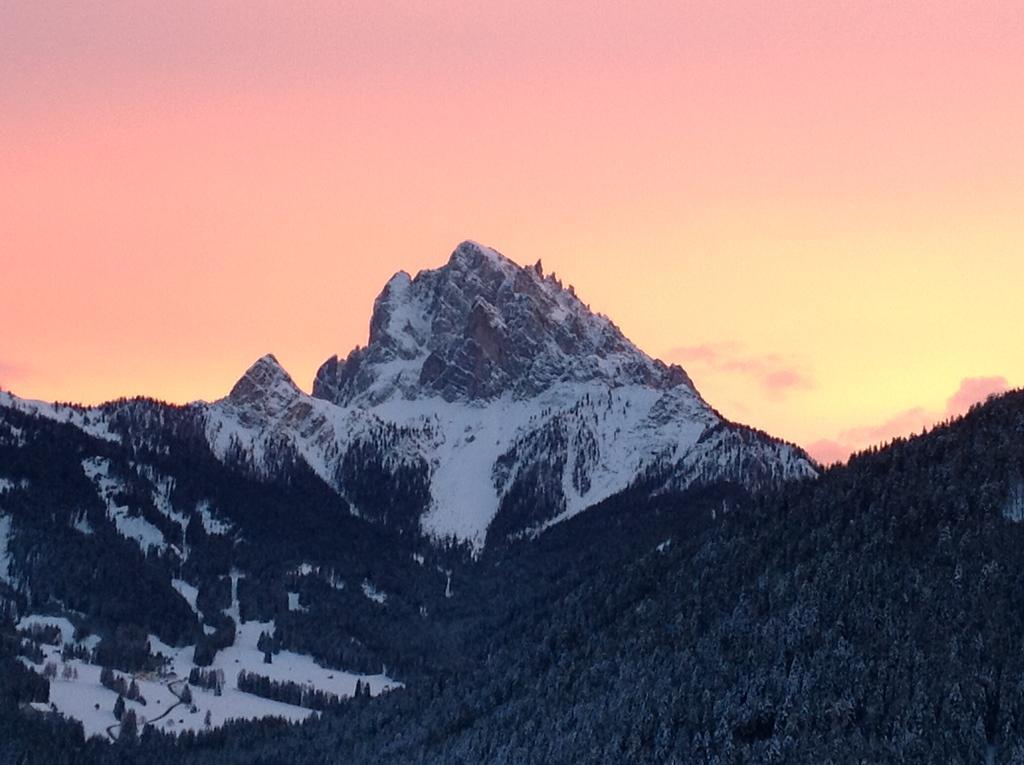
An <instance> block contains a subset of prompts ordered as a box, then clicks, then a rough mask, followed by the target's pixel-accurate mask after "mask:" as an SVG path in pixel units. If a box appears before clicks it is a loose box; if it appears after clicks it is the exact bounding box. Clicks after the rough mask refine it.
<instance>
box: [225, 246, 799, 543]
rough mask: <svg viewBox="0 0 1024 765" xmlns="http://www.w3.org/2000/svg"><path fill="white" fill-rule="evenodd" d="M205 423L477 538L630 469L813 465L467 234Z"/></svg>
mask: <svg viewBox="0 0 1024 765" xmlns="http://www.w3.org/2000/svg"><path fill="white" fill-rule="evenodd" d="M205 421H206V434H207V437H208V439H209V442H210V444H211V446H212V447H213V449H214V451H215V453H216V454H217V455H218V456H220V457H221V458H222V459H243V460H246V461H248V462H249V463H250V464H251V465H252V467H253V469H254V470H256V471H257V472H260V471H263V472H272V471H274V470H277V469H280V466H281V465H282V464H287V463H288V462H289V460H293V459H295V458H296V457H301V458H302V459H303V460H304V461H305V462H307V463H308V464H309V466H310V467H311V468H312V469H313V470H314V471H315V472H316V473H317V474H318V475H320V477H321V478H323V479H324V480H325V481H326V482H327V483H328V484H330V485H331V486H332V487H333V488H334V489H335V490H337V491H338V492H339V493H340V494H342V495H343V496H344V497H345V498H346V499H347V500H348V502H349V503H350V505H351V506H352V507H353V508H354V512H358V513H360V514H361V515H364V516H365V517H369V518H371V519H374V520H378V521H380V522H383V523H387V524H390V525H395V526H399V527H402V528H407V529H409V530H415V529H420V530H422V531H424V532H426V533H428V534H429V535H431V536H434V537H438V538H448V537H455V538H458V539H460V540H465V541H469V542H471V543H472V544H473V545H474V546H477V547H479V546H481V545H483V544H484V543H485V541H486V540H489V539H504V538H509V537H518V536H523V535H528V534H532V533H536V532H538V531H540V530H542V529H543V528H545V527H546V526H548V525H550V524H552V523H556V522H558V521H560V520H563V519H565V518H568V517H570V516H572V515H574V514H576V513H578V512H580V511H582V510H584V509H585V508H587V507H590V506H592V505H594V504H595V503H597V502H600V501H601V500H604V499H606V498H608V497H610V496H612V495H613V494H616V493H618V492H621V491H623V490H626V489H628V488H630V487H631V486H634V485H636V484H637V483H643V485H644V486H646V487H648V488H649V490H651V491H659V490H662V489H667V488H671V489H676V490H680V489H686V488H690V487H694V486H703V485H710V484H714V483H718V482H723V481H725V482H730V483H734V484H739V485H741V486H743V487H745V488H747V489H751V490H753V489H758V488H762V487H764V486H767V485H772V484H776V483H779V482H781V481H785V480H791V479H800V478H806V477H810V476H813V475H814V474H815V468H814V466H813V464H812V463H811V461H810V460H809V459H808V458H807V456H806V455H805V454H804V453H803V452H802V451H800V450H799V449H797V448H796V447H794V446H791V445H789V444H785V443H782V442H780V441H778V440H775V439H772V438H770V437H768V436H766V435H764V434H762V433H759V432H757V431H753V430H751V429H748V428H744V427H742V426H738V425H735V424H733V423H730V422H728V421H726V420H724V419H723V418H722V417H721V415H719V414H718V413H717V412H716V411H715V410H714V409H712V408H711V407H710V406H709V405H708V404H707V403H706V402H705V401H704V400H703V398H701V396H700V394H699V393H698V392H697V390H696V389H695V387H694V385H693V383H692V381H691V380H690V378H689V376H688V375H687V374H686V372H685V371H683V369H681V368H680V367H678V366H674V365H672V366H670V365H667V364H665V363H663V362H661V361H658V360H656V359H653V358H651V357H650V356H648V355H647V354H645V353H643V352H642V351H641V350H640V349H638V348H637V347H636V346H635V345H633V344H632V343H631V342H630V341H629V340H627V339H626V338H625V337H624V336H623V334H622V333H621V332H620V331H619V329H618V328H617V327H616V326H615V325H614V324H613V323H612V322H611V321H610V320H609V319H608V318H606V317H604V316H601V315H598V314H595V313H593V312H591V311H590V310H589V308H588V307H587V306H586V305H585V304H584V303H583V302H581V301H580V300H579V298H577V297H576V295H575V293H574V291H573V290H572V289H571V288H565V287H563V285H562V284H561V282H559V281H558V280H557V279H556V278H555V277H554V276H552V275H548V276H546V275H545V274H544V273H543V270H542V268H541V266H540V264H539V263H538V264H537V265H536V266H533V267H522V266H519V265H517V264H516V263H514V262H513V261H511V260H509V259H508V258H506V257H504V256H503V255H501V254H499V253H498V252H496V251H495V250H493V249H490V248H488V247H484V246H481V245H479V244H476V243H474V242H464V243H462V244H460V245H459V246H458V247H457V248H456V249H455V251H454V252H453V253H452V255H451V258H450V259H449V261H448V262H447V264H445V265H444V266H442V267H441V268H437V269H433V270H427V271H423V272H421V273H419V274H418V275H417V276H416V277H415V278H412V277H410V276H409V275H408V274H406V273H404V272H401V273H398V274H396V275H395V276H394V277H392V279H391V280H390V281H389V282H388V283H387V285H386V286H385V287H384V290H383V291H382V292H381V294H380V296H379V297H378V298H377V300H376V302H375V304H374V310H373V316H372V319H371V321H370V337H369V342H368V344H367V345H366V347H361V348H356V349H355V350H353V351H352V352H351V353H350V354H349V355H348V357H347V358H345V359H344V360H340V359H338V358H337V357H332V358H331V359H329V360H328V361H327V362H326V363H324V365H323V366H322V367H321V368H320V370H319V372H318V373H317V376H316V380H315V382H314V385H313V395H312V396H310V395H307V394H305V393H304V392H303V391H301V390H300V389H299V388H298V386H297V385H296V384H295V383H294V382H293V380H292V379H291V378H290V377H289V375H288V374H287V372H285V371H284V370H283V369H282V368H281V366H280V364H278V362H277V360H276V359H275V358H274V357H273V356H264V357H263V358H261V359H260V360H258V361H257V362H256V363H255V364H254V365H253V366H252V367H251V368H250V369H249V370H248V371H247V372H246V373H245V375H244V376H243V377H242V378H241V379H240V380H239V381H238V383H237V384H236V385H235V387H234V388H233V390H232V391H231V393H230V394H229V395H228V396H227V397H226V398H224V399H222V400H220V401H218V402H216V403H214V404H212V405H209V407H208V409H207V410H206V420H205Z"/></svg>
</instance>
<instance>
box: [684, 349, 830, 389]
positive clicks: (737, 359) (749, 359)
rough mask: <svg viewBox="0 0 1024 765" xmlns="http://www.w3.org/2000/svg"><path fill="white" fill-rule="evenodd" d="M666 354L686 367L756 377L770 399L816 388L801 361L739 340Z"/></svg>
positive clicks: (755, 380) (755, 381)
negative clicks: (758, 350) (750, 349)
mask: <svg viewBox="0 0 1024 765" xmlns="http://www.w3.org/2000/svg"><path fill="white" fill-rule="evenodd" d="M666 357H667V358H668V360H670V361H674V362H676V363H678V364H682V365H683V366H684V367H685V366H689V367H691V368H693V367H703V368H705V369H709V370H714V371H717V372H724V373H727V374H736V375H740V376H743V377H746V378H748V379H750V380H752V381H753V382H754V383H756V384H757V385H758V387H760V388H761V390H762V391H764V393H765V394H766V395H768V396H769V397H770V398H774V399H779V398H782V397H783V396H785V395H786V394H788V393H790V392H792V391H796V390H810V389H812V388H813V387H814V381H813V379H812V378H811V376H810V375H809V374H808V373H807V372H806V371H805V370H804V369H802V368H801V367H800V366H799V365H798V364H796V363H794V362H793V361H792V360H790V359H787V358H786V357H784V356H780V355H779V354H776V353H750V352H748V351H746V349H745V348H744V347H743V346H742V345H740V344H739V343H702V344H700V345H689V346H682V347H679V348H673V349H672V350H670V351H669V352H668V353H667V354H666Z"/></svg>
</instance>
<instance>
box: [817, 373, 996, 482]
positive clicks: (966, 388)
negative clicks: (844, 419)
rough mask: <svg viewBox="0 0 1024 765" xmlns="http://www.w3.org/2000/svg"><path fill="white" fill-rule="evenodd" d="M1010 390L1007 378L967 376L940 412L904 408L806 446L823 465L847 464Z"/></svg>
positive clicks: (920, 408) (957, 415)
mask: <svg viewBox="0 0 1024 765" xmlns="http://www.w3.org/2000/svg"><path fill="white" fill-rule="evenodd" d="M1009 389H1010V385H1009V382H1008V381H1007V379H1006V378H1005V377H965V378H964V379H963V380H961V381H960V386H959V387H958V388H957V390H956V392H955V393H953V395H952V396H950V397H949V398H948V399H947V400H946V407H945V409H943V410H941V411H939V410H932V409H927V408H925V407H920V406H917V407H913V408H911V409H904V410H903V411H902V412H897V413H896V414H894V415H893V416H892V417H890V418H889V419H887V420H886V421H885V422H882V423H880V424H877V425H862V426H859V427H855V428H847V429H846V430H844V431H842V432H841V433H840V434H839V435H838V436H837V437H836V438H834V439H829V438H823V439H820V440H818V441H815V442H813V443H810V444H807V446H806V449H807V452H808V453H809V454H810V455H811V456H812V457H814V458H815V459H816V460H818V462H820V463H822V464H825V465H828V464H832V463H834V462H845V461H846V459H847V458H848V457H849V456H850V455H851V454H853V453H854V452H857V451H861V450H863V449H866V448H868V447H870V446H875V445H877V444H883V443H886V442H888V441H891V440H892V439H894V438H902V437H906V436H911V435H914V434H916V433H920V432H921V431H922V430H924V429H926V428H930V427H932V426H933V425H935V424H936V423H939V422H942V421H943V420H948V419H950V418H952V417H959V416H960V415H962V414H965V413H966V412H967V411H968V410H969V409H970V408H971V407H972V406H973V405H974V404H978V403H981V402H983V401H985V400H986V399H988V398H989V397H990V396H995V395H998V394H1000V393H1005V392H1006V391H1007V390H1009Z"/></svg>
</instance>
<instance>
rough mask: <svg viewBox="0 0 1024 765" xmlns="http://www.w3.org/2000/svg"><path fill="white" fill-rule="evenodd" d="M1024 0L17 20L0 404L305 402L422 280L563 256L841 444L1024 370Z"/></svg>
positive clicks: (118, 11)
mask: <svg viewBox="0 0 1024 765" xmlns="http://www.w3.org/2000/svg"><path fill="white" fill-rule="evenodd" d="M1022 93H1024V12H1022V10H1021V8H1020V5H1019V3H1016V2H1013V3H1011V2H1006V3H1002V2H985V3H959V2H935V1H934V0H931V1H930V2H913V1H911V0H908V1H907V2H900V3H891V2H871V1H870V0H865V1H864V2H857V3H818V2H800V3H797V2H778V1H773V2H722V1H721V0H717V1H715V2H710V1H709V2H704V1H703V0H701V1H699V2H689V3H679V2H676V1H673V2H649V3H645V2H630V3H609V2H600V1H597V0H588V1H587V2H563V3H550V2H546V1H545V2H518V3H511V2H506V3H502V2H486V3H468V2H440V3H433V2H415V3H413V2H403V3H399V2H389V1H388V0H375V1H374V2H365V3H362V2H348V3H288V4H282V3H260V2H253V1H247V2H208V1H206V0H204V1H203V2H195V3H187V2H181V3H157V2H142V1H138V2H120V3H114V2H111V3H98V2H92V3H81V2H60V3H58V2H48V1H47V0H32V2H28V1H27V0H26V1H25V2H13V3H3V4H0V115H2V116H0V326H2V328H3V329H2V331H0V385H2V386H4V387H6V388H9V389H11V390H13V391H14V392H16V393H18V394H20V395H24V396H30V397H34V398H43V399H61V400H78V401H85V402H97V401H100V400H103V399H107V398H111V397H115V396H119V395H130V394H141V393H145V394H148V395H154V396H158V397H161V398H165V399H168V400H172V401H185V400H189V399H194V398H207V399H211V398H216V397H219V396H221V395H223V394H224V393H225V392H226V391H227V390H228V389H229V388H230V386H231V384H232V383H233V382H234V380H235V379H236V378H237V377H238V376H239V375H240V374H241V372H242V371H243V370H244V368H245V367H246V366H247V365H248V364H249V363H250V362H251V361H252V360H254V359H255V358H256V357H258V356H259V355H261V354H263V353H265V352H268V351H272V352H274V353H275V354H277V356H278V358H280V359H281V360H282V363H284V364H285V366H286V367H287V368H288V369H289V370H290V371H291V372H292V373H293V374H294V376H295V377H296V379H297V380H298V381H299V382H300V384H302V385H303V386H304V387H306V388H307V389H308V387H309V384H310V382H311V379H312V375H313V373H314V371H315V369H316V367H317V366H318V365H319V363H320V362H322V361H323V360H324V359H325V358H326V357H327V356H328V355H330V354H331V353H335V352H345V351H347V350H348V349H349V348H351V347H352V346H353V345H355V344H357V343H361V342H364V341H365V339H366V332H367V323H368V320H369V313H370V308H371V304H372V300H373V298H374V296H375V295H376V294H377V292H378V291H379V290H380V288H381V287H382V286H383V284H384V282H385V281H386V280H387V278H388V277H389V276H390V275H391V274H392V273H393V272H394V271H396V270H398V269H405V270H408V271H411V272H415V271H416V270H417V269H419V268H424V267H433V266H437V265H439V264H440V263H442V262H444V260H445V259H446V258H447V256H448V253H449V252H450V251H451V249H452V248H453V247H454V246H455V245H456V244H457V243H458V242H459V241H461V240H463V239H466V238H472V239H476V240H478V241H481V242H484V243H486V244H489V245H492V246H494V247H496V248H497V249H499V250H501V251H503V252H504V253H505V254H507V255H508V256H510V257H512V258H513V259H515V260H518V261H519V262H523V263H532V262H534V261H535V260H537V259H538V258H542V259H543V260H544V264H545V268H546V269H547V270H554V271H556V272H557V273H558V274H559V275H560V276H562V277H563V278H564V279H565V281H567V282H571V283H573V284H574V285H575V286H576V288H577V292H578V293H579V294H580V295H581V296H582V297H583V298H584V300H587V301H589V302H590V303H591V305H592V306H593V307H594V308H595V309H597V310H600V311H602V312H604V313H606V314H608V315H610V316H611V317H612V318H613V319H614V320H615V321H616V322H617V323H618V324H619V325H620V326H621V327H622V328H623V330H624V331H625V332H626V333H627V335H629V336H630V337H631V338H632V339H633V340H635V341H636V342H637V343H638V344H639V345H640V346H641V347H643V348H644V349H646V350H648V351H649V352H651V353H652V354H654V355H658V356H661V357H664V358H666V359H669V360H675V361H679V362H680V363H682V364H683V365H684V366H685V367H686V368H687V369H688V370H689V371H690V373H691V375H692V376H693V378H694V379H695V380H696V382H697V383H698V386H699V387H700V388H701V390H702V391H703V392H704V394H705V396H706V397H707V398H708V399H709V400H710V401H711V402H712V403H713V404H715V405H716V406H717V407H718V408H719V409H720V410H721V411H723V413H725V414H726V415H728V416H731V417H734V418H736V419H739V420H741V421H745V422H749V423H751V424H754V425H757V426H759V427H762V428H765V429H766V430H769V431H771V432H773V433H775V434H777V435H780V436H783V437H786V438H789V439H792V440H796V441H798V442H799V443H802V444H804V445H808V446H813V450H814V453H815V454H817V455H819V456H821V457H823V458H832V457H837V456H841V455H842V454H843V453H844V452H845V451H848V450H849V449H850V448H854V447H859V446H864V445H867V444H868V443H871V442H872V441H875V440H878V439H883V438H886V437H888V436H890V435H893V434H896V433H901V432H904V433H905V432H911V431H916V430H920V428H921V427H922V426H923V425H925V424H927V423H929V422H933V421H935V420H938V419H942V418H944V417H945V416H947V415H948V414H952V413H956V412H958V411H961V410H962V409H963V408H964V406H965V405H966V404H967V403H969V401H971V400H974V399H977V398H979V397H982V396H984V395H985V394H986V393H988V392H991V391H994V390H999V389H1002V388H1005V387H1007V386H1016V385H1021V384H1024V347H1022V342H1021V341H1022V339H1024V330H1022V329H1021V320H1020V306H1021V304H1022V302H1024V301H1022V298H1021V295H1022V292H1021V290H1022V287H1021V285H1024V253H1022V245H1024V141H1022V139H1021V137H1022V136H1024V98H1022V97H1021V94H1022Z"/></svg>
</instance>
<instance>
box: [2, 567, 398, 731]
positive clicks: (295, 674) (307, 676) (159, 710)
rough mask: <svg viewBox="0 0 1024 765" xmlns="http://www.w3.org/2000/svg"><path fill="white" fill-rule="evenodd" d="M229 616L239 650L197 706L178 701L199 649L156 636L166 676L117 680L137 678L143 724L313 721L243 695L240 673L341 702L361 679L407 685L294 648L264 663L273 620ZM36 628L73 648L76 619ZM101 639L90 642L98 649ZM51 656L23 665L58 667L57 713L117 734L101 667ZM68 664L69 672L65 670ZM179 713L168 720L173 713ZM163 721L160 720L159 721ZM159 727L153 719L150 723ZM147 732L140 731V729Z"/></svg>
mask: <svg viewBox="0 0 1024 765" xmlns="http://www.w3.org/2000/svg"><path fill="white" fill-rule="evenodd" d="M232 584H233V586H234V593H235V594H237V577H235V578H234V581H233V582H232ZM175 586H176V587H177V589H178V590H179V592H182V595H183V596H184V597H185V598H186V600H189V601H190V603H194V600H193V599H192V598H191V596H192V592H191V590H192V589H194V588H191V586H190V585H188V584H187V583H185V582H181V581H180V580H178V581H176V582H175ZM226 613H227V614H228V615H229V616H231V617H232V618H233V619H234V620H235V622H236V624H237V625H238V627H237V630H236V633H235V643H234V645H232V646H230V647H229V648H226V649H224V650H222V651H219V652H218V653H217V656H216V658H215V659H214V662H213V664H212V665H211V666H210V667H204V668H203V669H206V670H218V669H219V670H222V671H223V673H224V687H223V689H222V692H221V695H219V696H218V695H216V694H215V693H214V692H213V691H212V690H206V689H204V688H199V687H195V686H192V687H191V693H192V705H186V704H179V703H178V702H179V699H178V694H180V693H181V692H182V689H183V687H184V685H185V683H186V682H187V680H188V676H189V672H190V671H191V670H192V668H193V666H194V664H193V662H192V659H193V655H194V653H195V647H194V646H187V647H184V648H175V647H172V646H168V645H166V644H165V643H162V642H161V641H160V640H159V638H157V637H155V636H150V638H149V644H150V652H151V653H153V654H154V655H156V654H163V655H164V657H165V658H166V659H167V665H166V668H165V670H164V672H163V673H161V674H159V675H157V674H148V673H146V674H139V675H134V676H130V675H127V674H125V673H121V672H118V673H116V674H117V675H118V676H121V677H125V678H126V679H127V680H129V681H130V680H131V679H134V680H135V682H136V683H137V685H138V686H139V690H140V691H141V693H142V696H143V698H144V699H145V700H146V702H147V703H146V704H145V705H143V704H140V703H138V702H135V701H129V700H127V699H126V700H125V704H126V707H125V708H126V709H132V710H134V711H135V714H136V716H137V717H138V720H139V722H140V724H141V723H142V722H143V719H145V721H146V724H150V725H155V726H157V727H159V729H160V730H163V731H167V732H171V733H173V732H178V731H183V730H195V731H198V730H204V729H206V727H207V726H206V718H207V714H209V718H210V719H209V723H210V727H214V728H215V727H218V726H220V725H223V724H224V723H225V722H227V721H228V720H232V719H236V720H237V719H257V718H261V717H282V718H284V719H287V720H290V721H298V720H302V719H305V718H306V717H309V715H311V714H316V713H315V712H313V711H311V710H309V709H305V708H304V707H298V706H294V705H291V704H284V703H282V702H279V701H272V700H270V699H265V698H262V697H260V696H255V695H253V694H251V693H245V692H243V691H240V690H238V673H239V672H241V671H242V670H245V671H247V672H252V673H255V674H258V675H262V676H264V677H269V678H271V679H272V680H277V681H288V682H293V683H299V684H302V685H308V686H311V687H312V688H315V689H316V690H319V691H325V692H327V693H333V694H335V695H337V696H339V697H350V696H352V695H354V693H355V688H356V682H357V681H360V682H361V683H362V684H363V685H366V686H368V687H369V689H370V693H371V694H372V695H377V694H379V693H382V692H384V691H388V690H391V689H393V688H397V687H400V686H401V683H399V682H397V681H395V680H392V679H391V678H389V677H387V675H385V674H384V673H381V674H377V675H357V674H353V673H350V672H345V671H342V670H336V669H328V668H326V667H321V666H320V665H319V664H317V663H316V661H315V660H314V659H313V658H312V657H310V656H306V655H304V654H298V653H293V652H291V651H280V652H279V653H276V654H274V655H273V663H271V664H265V663H264V655H263V652H262V651H260V650H259V648H258V647H257V643H258V641H259V638H260V635H261V634H262V633H264V632H266V633H268V634H273V632H274V623H273V622H253V621H250V622H246V623H245V624H241V623H239V622H240V620H239V615H238V601H237V598H236V599H235V600H234V602H233V604H232V606H231V608H230V609H228V610H227V611H226ZM32 625H42V626H47V625H52V626H56V627H58V629H60V631H61V640H62V642H63V643H69V644H74V642H75V641H74V626H73V625H72V624H71V622H70V621H68V620H67V619H64V618H60V617H52V616H26V617H24V618H23V619H21V621H19V622H18V627H19V628H23V629H24V628H28V627H31V626H32ZM96 641H97V638H95V637H90V638H88V639H87V640H86V641H85V642H84V645H86V647H88V648H93V647H95V643H96ZM43 654H44V656H45V658H44V661H43V663H42V664H39V665H36V664H32V663H30V662H29V661H28V660H27V659H26V660H24V661H25V664H26V666H28V667H30V668H31V669H33V670H35V671H36V672H39V673H42V672H43V671H44V669H45V667H46V665H47V664H48V663H52V664H54V665H55V666H56V677H55V678H53V679H51V680H50V702H51V703H52V704H53V705H54V706H55V707H56V709H57V711H58V712H60V713H61V714H64V715H66V716H67V717H71V718H74V719H76V720H80V721H81V722H82V726H83V728H84V730H85V734H86V736H108V735H109V736H112V737H116V736H117V726H118V722H117V720H116V719H115V718H114V711H113V710H114V702H116V701H117V693H115V692H114V691H112V690H110V689H108V688H105V687H104V686H103V685H101V684H100V671H101V670H100V667H98V666H96V665H93V664H88V663H86V662H83V661H80V660H77V659H75V660H71V661H68V662H63V661H62V660H61V646H56V645H52V646H51V645H46V646H43ZM65 667H68V668H69V669H68V671H67V672H65ZM36 706H37V708H41V709H48V708H49V707H48V705H45V704H37V705H36ZM171 707H174V709H173V711H172V712H170V713H169V714H167V715H166V716H163V717H160V716H161V715H163V714H164V713H165V712H166V711H167V710H168V709H169V708H171ZM193 708H194V709H195V711H192V709H193ZM158 717H160V719H156V718H158ZM151 720H152V721H153V722H148V721H151ZM140 727H141V726H140Z"/></svg>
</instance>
